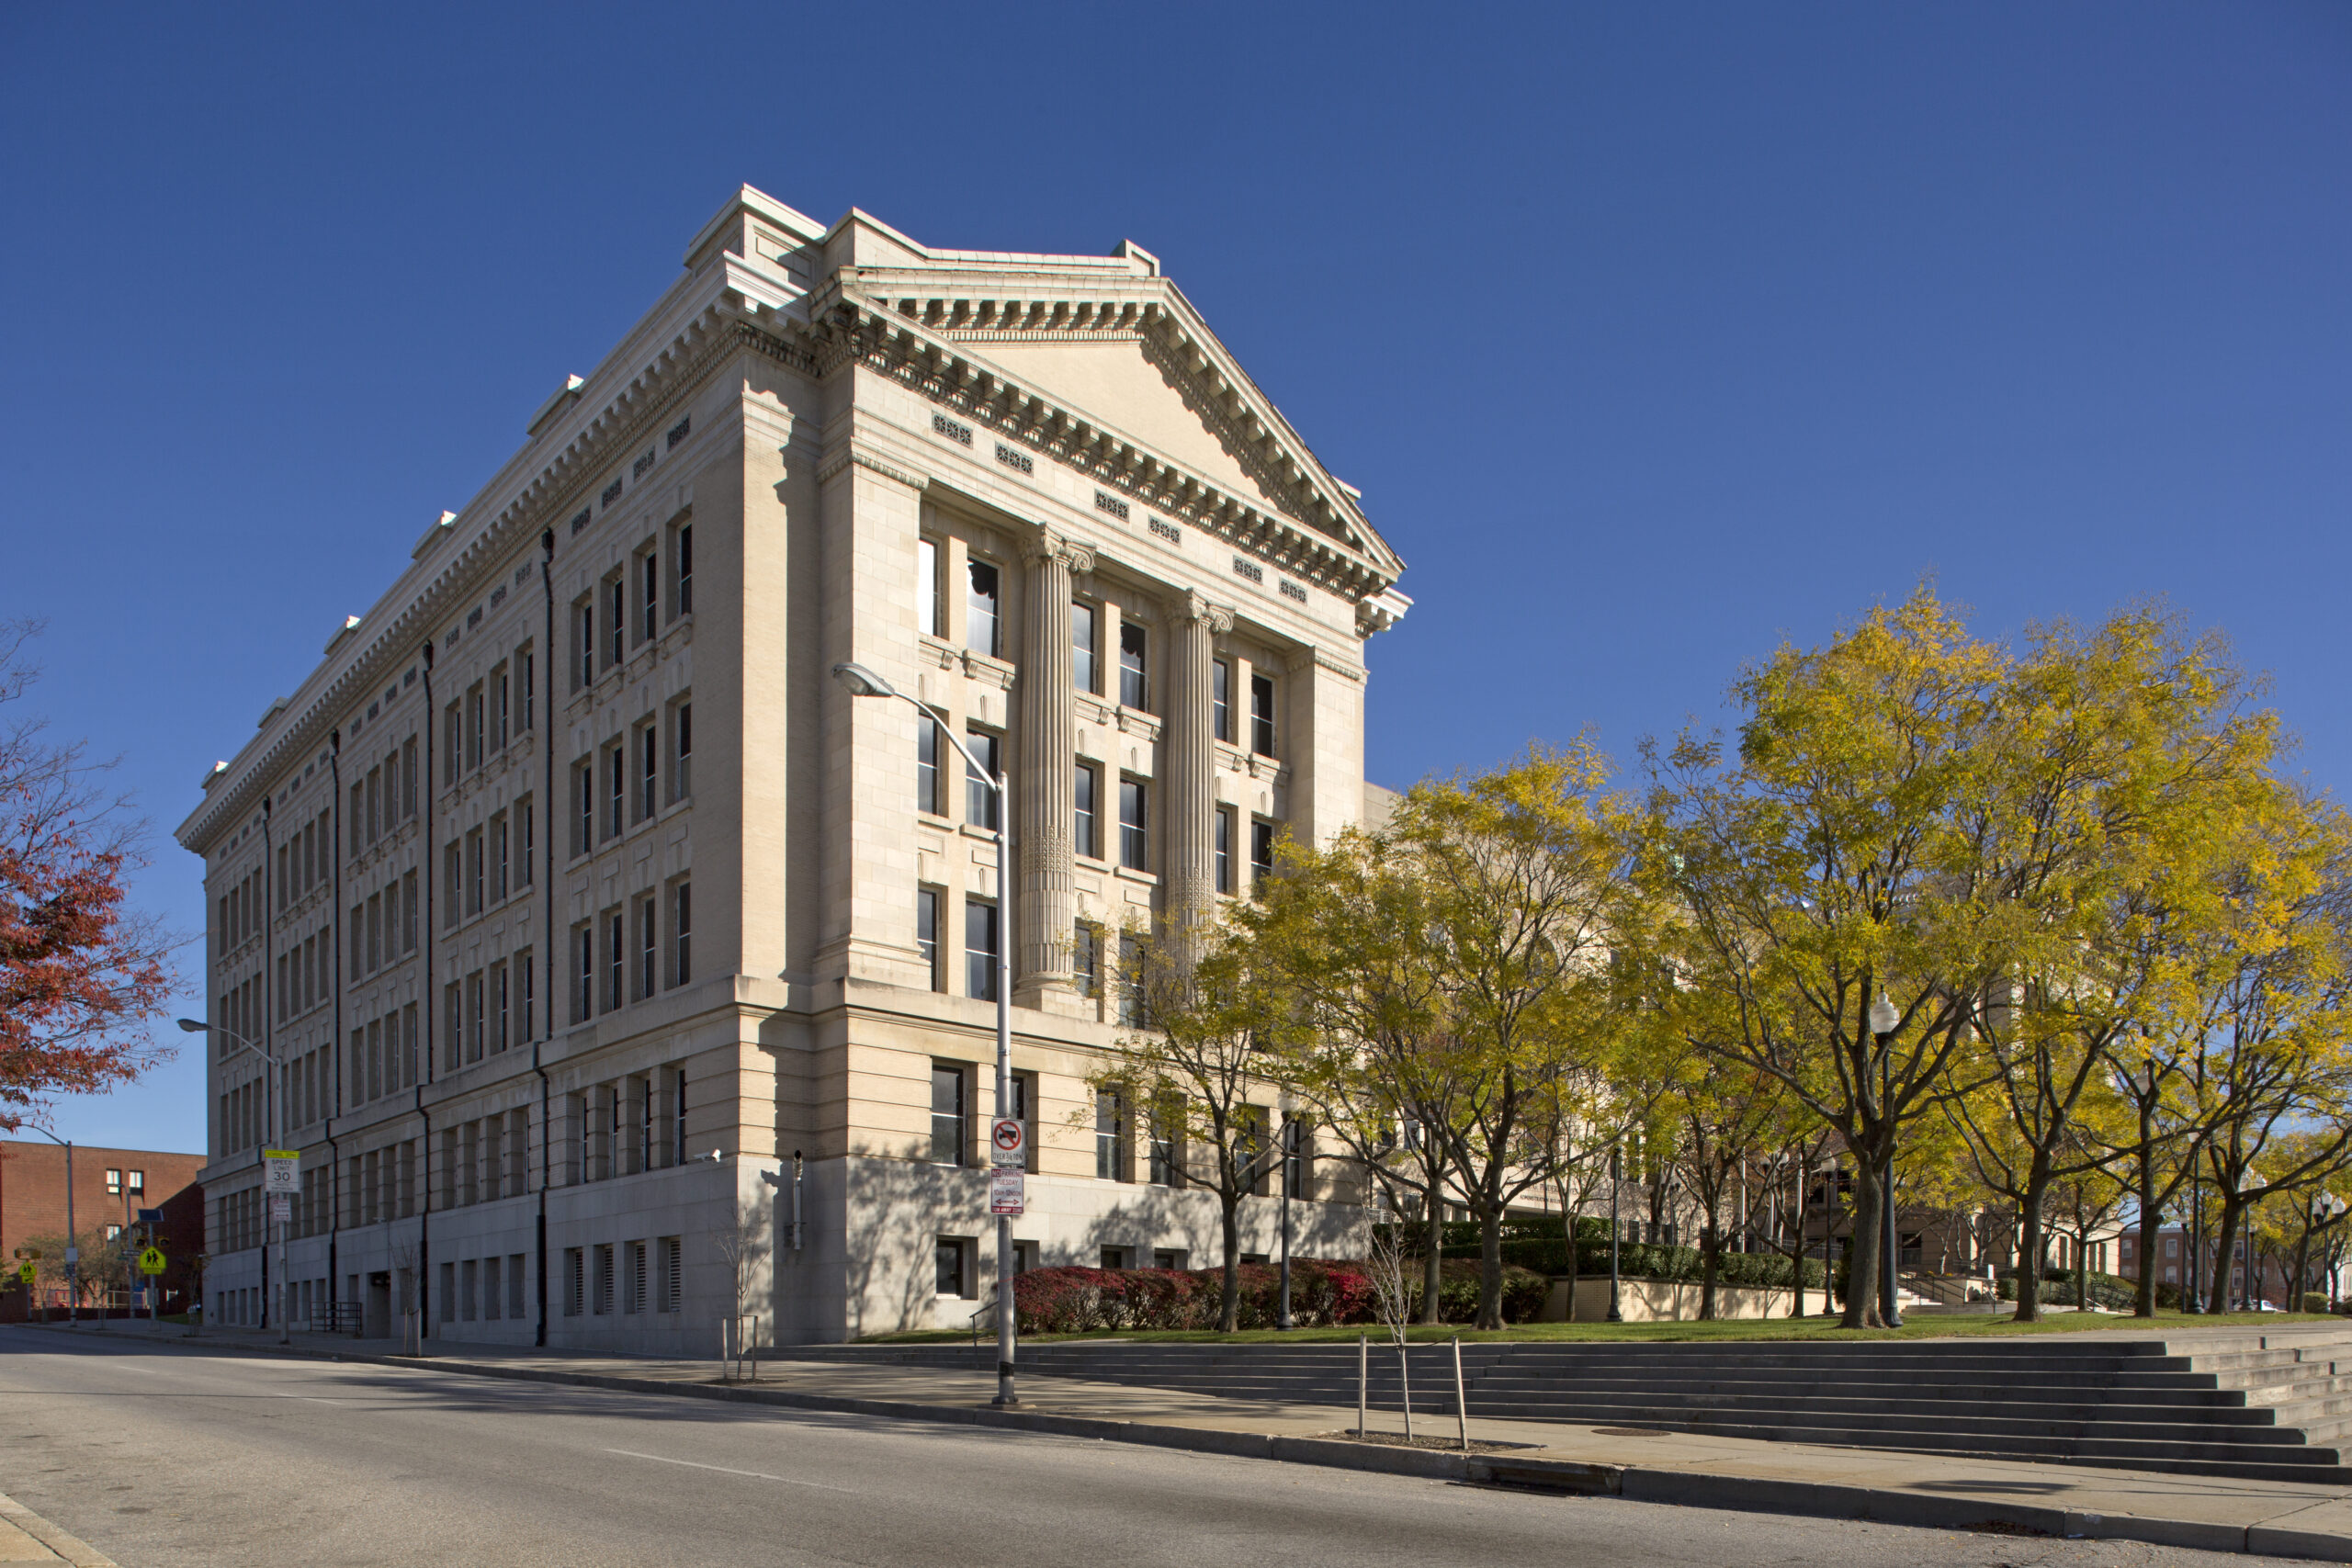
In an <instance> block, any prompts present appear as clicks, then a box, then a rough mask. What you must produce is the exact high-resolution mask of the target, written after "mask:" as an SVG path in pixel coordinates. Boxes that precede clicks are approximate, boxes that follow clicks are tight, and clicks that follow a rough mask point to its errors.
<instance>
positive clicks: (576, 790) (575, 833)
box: [571, 762, 596, 855]
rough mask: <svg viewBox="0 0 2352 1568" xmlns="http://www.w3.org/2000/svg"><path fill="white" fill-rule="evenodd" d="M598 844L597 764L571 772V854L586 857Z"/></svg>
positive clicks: (581, 766) (585, 765)
mask: <svg viewBox="0 0 2352 1568" xmlns="http://www.w3.org/2000/svg"><path fill="white" fill-rule="evenodd" d="M595 843H596V764H595V763H594V762H581V763H578V764H576V765H575V766H574V767H573V768H572V770H571V852H572V853H573V854H575V855H584V854H586V853H587V852H589V851H590V850H591V849H594V847H595Z"/></svg>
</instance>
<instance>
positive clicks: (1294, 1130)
mask: <svg viewBox="0 0 2352 1568" xmlns="http://www.w3.org/2000/svg"><path fill="white" fill-rule="evenodd" d="M1313 1147H1314V1145H1313V1142H1312V1140H1310V1139H1309V1138H1308V1137H1307V1134H1306V1122H1303V1121H1301V1120H1299V1119H1298V1118H1297V1117H1295V1116H1285V1117H1284V1118H1283V1190H1286V1191H1287V1192H1288V1193H1289V1194H1290V1195H1291V1196H1292V1197H1293V1198H1297V1199H1304V1200H1309V1201H1311V1200H1312V1199H1313V1198H1314V1196H1315V1190H1314V1188H1312V1187H1310V1186H1309V1185H1308V1184H1307V1182H1308V1179H1309V1178H1310V1176H1311V1175H1312V1174H1313V1170H1314V1167H1313V1164H1312V1163H1311V1162H1312V1159H1313Z"/></svg>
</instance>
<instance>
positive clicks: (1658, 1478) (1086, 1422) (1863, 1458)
mask: <svg viewBox="0 0 2352 1568" xmlns="http://www.w3.org/2000/svg"><path fill="white" fill-rule="evenodd" d="M50 1326H51V1327H52V1328H54V1329H55V1331H56V1332H59V1333H64V1332H67V1330H65V1329H64V1328H63V1327H62V1325H50ZM76 1337H78V1338H80V1339H82V1340H84V1341H85V1342H86V1343H90V1344H93V1345H96V1344H99V1343H103V1342H107V1341H111V1342H112V1343H114V1344H116V1345H119V1346H122V1347H125V1348H128V1347H130V1346H131V1345H134V1344H138V1345H146V1344H151V1343H152V1344H153V1345H155V1346H156V1348H189V1349H193V1348H209V1349H213V1350H219V1349H223V1348H230V1349H237V1350H247V1351H261V1352H268V1353H275V1354H283V1353H285V1352H284V1351H283V1350H281V1349H280V1348H279V1347H278V1345H277V1337H276V1336H275V1335H273V1334H267V1333H256V1332H245V1331H239V1330H233V1329H215V1328H209V1329H206V1330H205V1331H204V1332H203V1335H202V1337H199V1338H189V1337H187V1335H186V1331H185V1330H183V1329H181V1328H179V1327H178V1326H177V1325H170V1324H166V1325H163V1326H162V1328H161V1330H160V1331H156V1330H151V1329H150V1328H149V1327H148V1326H147V1325H144V1324H141V1325H136V1326H135V1327H130V1328H128V1329H127V1325H123V1324H120V1323H116V1324H112V1325H108V1327H107V1329H106V1330H105V1332H104V1334H103V1335H101V1334H99V1333H97V1332H95V1331H92V1330H88V1329H85V1330H82V1331H81V1332H80V1334H78V1335H77V1336H76ZM429 1344H430V1349H429V1350H428V1353H427V1354H426V1355H425V1356H424V1357H422V1358H411V1357H404V1356H399V1355H396V1354H393V1351H394V1350H395V1349H396V1348H397V1347H396V1346H394V1345H392V1344H390V1343H389V1342H387V1341H382V1340H354V1339H350V1338H347V1337H340V1336H332V1337H331V1336H325V1335H310V1334H297V1335H295V1336H294V1339H293V1346H292V1350H293V1353H295V1354H297V1355H302V1356H311V1357H319V1358H324V1359H339V1360H343V1361H346V1362H351V1361H360V1362H380V1363H383V1364H387V1365H394V1366H402V1367H416V1366H431V1367H435V1368H438V1369H441V1370H444V1371H460V1372H468V1373H473V1374H477V1375H481V1376H489V1377H501V1378H511V1379H520V1380H526V1381H532V1382H556V1383H564V1384H570V1385H573V1386H584V1387H593V1388H606V1389H614V1390H620V1391H630V1392H660V1393H673V1394H679V1395H685V1396H690V1397H700V1398H708V1399H720V1400H730V1401H741V1402H752V1403H760V1404H775V1405H783V1406H788V1407H795V1408H800V1409H811V1410H828V1411H839V1412H844V1413H851V1414H859V1415H868V1416H885V1417H890V1418H899V1419H909V1420H929V1421H945V1422H954V1423H959V1424H966V1425H976V1426H985V1427H1003V1428H1007V1429H1012V1430H1027V1431H1044V1432H1053V1433H1057V1434H1060V1435H1063V1436H1069V1437H1091V1438H1103V1439H1105V1440H1109V1441H1118V1442H1134V1443H1145V1444H1151V1445H1155V1446H1159V1447H1163V1448H1178V1449H1193V1450H1204V1451H1209V1452H1216V1453H1226V1454H1240V1455H1250V1456H1256V1457H1261V1458H1266V1459H1272V1460H1286V1461H1293V1462H1298V1463H1309V1464H1323V1465H1334V1466H1339V1467H1342V1468H1349V1469H1358V1470H1374V1471H1383V1472H1391V1473H1399V1474H1410V1475H1420V1476H1430V1477H1436V1478H1440V1479H1449V1480H1459V1481H1464V1482H1469V1483H1483V1484H1493V1485H1507V1486H1518V1487H1529V1488H1534V1489H1540V1490H1548V1491H1556V1492H1581V1493H1607V1494H1610V1495H1619V1496H1623V1497H1627V1498H1631V1499H1634V1500H1637V1501H1648V1502H1657V1503H1672V1504H1682V1505H1688V1506H1704V1507H1717V1508H1741V1509H1750V1510H1755V1511H1758V1512H1764V1513H1781V1514H1806V1515H1816V1516H1827V1517H1841V1518H1865V1519H1871V1520H1875V1521H1877V1522H1880V1523H1883V1524H1900V1525H1917V1526H1923V1527H1927V1528H1931V1529H1967V1528H1970V1527H1973V1526H1982V1525H1987V1524H1991V1525H2001V1526H2013V1527H2022V1528H2024V1529H2031V1530H2038V1531H2041V1532H2043V1533H2046V1534H2049V1535H2052V1536H2064V1537H2070V1538H2075V1537H2079V1538H2091V1539H2113V1540H2142V1541H2149V1542H2154V1543H2156V1544H2160V1545H2166V1546H2179V1547H2191V1548H2198V1549H2201V1550H2204V1551H2245V1552H2253V1553H2256V1554H2259V1555H2267V1556H2274V1557H2301V1558H2313V1559H2319V1560H2322V1561H2326V1562H2352V1488H2346V1487H2343V1486H2333V1485H2312V1484H2299V1483H2288V1482H2263V1481H2230V1480H2214V1479H2210V1478H2206V1477H2199V1476H2177V1475H2165V1474H2159V1473H2154V1472H2146V1471H2125V1470H2096V1469H2090V1468H2087V1467H2083V1466H2075V1465H2044V1464H2031V1463H2024V1462H2019V1461H2008V1460H1992V1459H1986V1460H1970V1459H1956V1458H1951V1457H1949V1456H1944V1455H1935V1454H1917V1453H1904V1452H1897V1451H1893V1450H1871V1449H1848V1448H1828V1447H1819V1446H1815V1445H1810V1444H1802V1443H1777V1442H1761V1441H1755V1440H1750V1439H1745V1438H1712V1437H1707V1436H1703V1435H1701V1434H1695V1433H1690V1432H1652V1431H1645V1430H1640V1429H1636V1428H1631V1427H1579V1426H1572V1425H1566V1424H1560V1423H1553V1422H1533V1421H1496V1420H1481V1419H1477V1418H1475V1417H1474V1418H1473V1419H1472V1420H1471V1421H1470V1423H1469V1433H1470V1437H1471V1438H1472V1440H1473V1441H1474V1442H1478V1443H1498V1444H1511V1445H1524V1446H1523V1447H1513V1448H1511V1449H1509V1450H1500V1451H1490V1452H1476V1453H1471V1454H1463V1453H1460V1452H1456V1451H1448V1450H1430V1449H1419V1448H1416V1449H1406V1448H1401V1447H1391V1446H1386V1445H1381V1444H1367V1443H1360V1442H1355V1441H1352V1440H1351V1439H1350V1438H1348V1437H1347V1436H1346V1434H1347V1433H1348V1432H1349V1431H1350V1430H1351V1428H1353V1427H1354V1426H1355V1420H1356V1413H1355V1411H1354V1409H1353V1408H1352V1407H1351V1408H1346V1409H1340V1408H1333V1407H1330V1406H1324V1405H1313V1404H1266V1403H1256V1402H1250V1401H1242V1400H1228V1399H1219V1398H1216V1397H1214V1396H1211V1395H1207V1394H1195V1393H1182V1392H1177V1391H1170V1390H1166V1389H1149V1388H1133V1387H1127V1386H1125V1385H1121V1384H1113V1383H1095V1382H1080V1381H1078V1380H1075V1379H1068V1378H1054V1377H1042V1376H1033V1377H1028V1378H1024V1379H1023V1380H1022V1384H1021V1394H1022V1405H1021V1407H1020V1408H1019V1409H1018V1410H1010V1411H1007V1410H998V1409H994V1408H992V1407H990V1405H989V1399H990V1398H991V1397H992V1396H993V1395H994V1393H995V1392H996V1380H995V1377H994V1375H993V1374H991V1373H988V1372H982V1371H948V1370H938V1369H931V1368H921V1367H908V1366H895V1365H887V1364H884V1365H870V1366H867V1365H853V1364H842V1363H840V1362H833V1361H794V1360H788V1359H769V1360H765V1361H762V1362H761V1363H759V1377H758V1381H757V1382H735V1383H726V1382H720V1381H719V1380H718V1368H717V1367H716V1365H715V1364H714V1363H713V1362H711V1361H708V1360H696V1361H679V1360H664V1359H640V1358H633V1357H626V1356H610V1355H580V1354H573V1353H569V1352H563V1351H545V1350H533V1349H527V1348H514V1347H506V1346H469V1345H463V1344H456V1343H452V1342H450V1341H447V1340H433V1341H430V1342H429ZM1432 1393H1433V1396H1434V1397H1433V1401H1432V1406H1431V1407H1430V1408H1428V1409H1426V1410H1421V1409H1417V1410H1416V1412H1415V1415H1414V1423H1413V1426H1414V1432H1415V1435H1416V1436H1417V1437H1423V1438H1426V1437H1430V1436H1437V1437H1442V1438H1448V1439H1450V1438H1453V1436H1454V1432H1455V1422H1454V1417H1453V1410H1452V1407H1451V1403H1450V1401H1451V1395H1452V1390H1451V1389H1443V1390H1438V1391H1432ZM1367 1425H1368V1427H1370V1429H1371V1430H1372V1431H1373V1432H1374V1433H1375V1434H1376V1433H1381V1432H1396V1431H1397V1430H1399V1429H1400V1427H1401V1421H1400V1420H1399V1418H1398V1416H1397V1413H1396V1412H1395V1411H1394V1410H1390V1411H1385V1412H1383V1411H1378V1410H1375V1411H1374V1412H1373V1413H1372V1416H1371V1418H1370V1419H1369V1421H1368V1422H1367ZM0 1561H6V1559H5V1558H0Z"/></svg>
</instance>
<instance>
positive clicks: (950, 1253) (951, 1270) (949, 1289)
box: [932, 1235, 965, 1300]
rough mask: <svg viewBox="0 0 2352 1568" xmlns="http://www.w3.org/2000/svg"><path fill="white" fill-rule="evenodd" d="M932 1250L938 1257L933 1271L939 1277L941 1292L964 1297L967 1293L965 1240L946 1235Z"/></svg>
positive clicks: (934, 1255)
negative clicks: (965, 1288) (965, 1286)
mask: <svg viewBox="0 0 2352 1568" xmlns="http://www.w3.org/2000/svg"><path fill="white" fill-rule="evenodd" d="M932 1251H933V1258H935V1259H936V1261H935V1264H934V1267H933V1274H934V1275H935V1276H936V1278H937V1281H938V1287H939V1293H940V1294H941V1295H943V1296H955V1297H956V1298H958V1299H959V1300H960V1299H962V1298H963V1296H964V1294H965V1291H964V1244H963V1242H962V1241H960V1240H958V1239H957V1238H956V1237H955V1236H950V1235H944V1236H941V1237H940V1238H939V1240H938V1242H937V1244H936V1245H935V1246H934V1247H933V1249H932Z"/></svg>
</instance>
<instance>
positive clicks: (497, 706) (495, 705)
mask: <svg viewBox="0 0 2352 1568" xmlns="http://www.w3.org/2000/svg"><path fill="white" fill-rule="evenodd" d="M506 679H507V677H506V666H505V665H503V664H502V665H500V666H499V667H498V668H497V669H495V670H492V671H491V672H490V749H491V750H493V751H503V750H506V736H507V732H508V731H509V730H510V729H511V728H513V727H514V720H515V715H514V713H513V712H512V711H511V710H510V709H509V708H508V707H507V700H508V697H509V696H510V695H511V693H510V690H509V688H508V686H507V684H506ZM491 1261H492V1263H495V1262H496V1261H497V1259H495V1258H492V1260H491Z"/></svg>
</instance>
